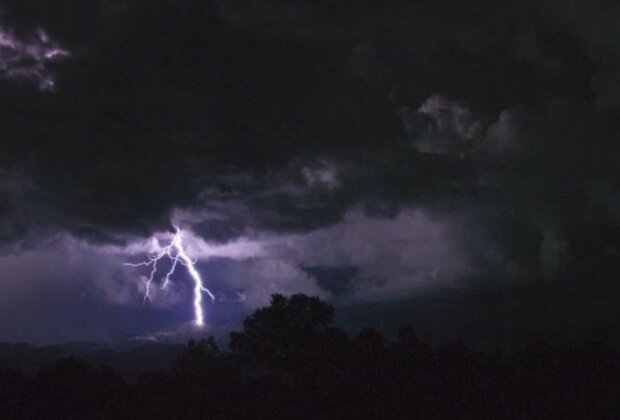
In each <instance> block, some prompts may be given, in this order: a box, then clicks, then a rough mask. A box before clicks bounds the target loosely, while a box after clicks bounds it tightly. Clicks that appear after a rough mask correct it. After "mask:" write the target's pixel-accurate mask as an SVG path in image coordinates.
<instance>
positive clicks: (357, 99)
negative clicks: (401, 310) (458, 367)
mask: <svg viewBox="0 0 620 420" xmlns="http://www.w3.org/2000/svg"><path fill="white" fill-rule="evenodd" d="M0 8H1V10H2V11H3V14H2V20H1V22H2V24H3V25H5V26H2V28H5V27H6V28H12V29H11V30H12V31H13V32H11V33H12V34H14V37H15V39H18V40H24V41H20V42H21V44H20V45H21V46H20V47H19V48H17V47H16V48H13V49H9V50H8V51H6V54H8V55H2V57H9V59H7V60H5V61H2V60H0V64H2V65H5V64H4V63H5V62H6V66H7V69H9V70H10V66H14V68H15V69H19V68H22V67H24V66H25V65H26V64H27V65H29V66H34V67H33V68H34V69H35V70H36V71H38V72H39V73H36V72H35V73H32V74H35V75H39V74H44V75H45V77H52V78H53V80H54V82H55V89H54V91H41V90H40V89H39V87H40V80H39V79H38V78H37V77H29V78H28V77H27V78H26V79H25V80H24V79H23V78H20V80H16V79H15V78H14V77H2V79H3V80H1V81H0V94H1V95H2V98H3V101H2V103H1V105H0V128H1V129H2V133H1V135H2V138H1V139H0V140H1V141H2V153H1V154H0V176H1V178H0V194H1V196H0V244H2V245H3V246H6V248H4V249H11V250H14V249H15V247H14V245H16V244H22V248H20V249H29V247H30V246H32V245H33V244H37V243H42V239H41V238H43V237H45V238H50V237H53V236H54V234H56V233H58V232H69V233H70V234H71V235H73V236H75V237H78V238H82V239H85V240H86V241H87V242H88V243H90V244H91V245H93V246H95V247H100V246H103V245H105V244H114V245H118V246H121V245H122V244H123V243H124V241H129V240H131V239H132V236H133V235H140V236H144V237H147V236H149V235H150V234H152V233H153V232H155V231H161V230H166V229H170V227H171V226H170V225H171V223H180V224H185V225H189V226H191V227H192V231H194V232H195V233H196V234H197V235H199V236H201V237H203V238H206V239H208V240H211V241H214V242H222V243H224V242H227V241H233V240H235V239H236V238H241V237H254V238H258V240H264V241H265V243H266V244H267V245H266V246H267V248H268V249H267V251H266V255H265V256H263V258H258V259H256V260H251V261H245V262H243V264H234V265H230V266H226V267H228V268H226V270H228V271H227V273H228V276H227V278H228V279H229V280H228V281H229V282H230V284H229V286H230V287H231V288H232V289H235V290H236V289H243V290H244V293H245V296H246V299H247V301H248V302H253V304H260V303H264V302H265V299H266V298H267V297H268V295H269V293H270V292H278V291H282V290H285V291H291V292H293V291H299V290H302V291H307V292H308V293H324V295H325V296H330V293H332V292H333V291H334V290H336V294H339V295H347V293H349V294H358V295H359V296H362V297H364V296H365V297H368V298H372V296H373V295H374V296H384V297H385V296H390V297H394V296H398V295H401V294H403V293H405V292H411V291H412V290H413V289H416V288H424V287H431V286H432V287H435V286H436V287H451V286H453V285H454V284H456V283H458V282H459V281H461V280H463V279H465V280H466V282H470V283H476V282H479V283H485V282H488V281H490V280H489V278H493V279H496V278H501V279H502V280H505V279H508V280H513V279H516V280H519V279H526V278H540V277H544V276H546V277H548V278H553V277H554V276H556V275H557V274H558V273H561V272H562V270H566V269H567V268H566V267H569V266H568V265H567V263H566V261H568V260H571V259H572V260H580V261H587V260H588V259H590V260H592V258H591V257H592V256H594V257H596V258H598V259H600V261H601V264H602V265H604V264H607V260H608V259H606V257H602V256H601V255H603V254H604V253H605V252H607V253H608V254H609V255H611V254H613V252H614V249H616V250H617V249H618V248H616V247H617V246H618V244H617V243H616V242H617V240H615V239H613V238H612V235H605V234H604V232H605V230H606V227H608V228H609V227H614V226H617V220H618V208H619V207H620V206H618V203H617V200H615V199H614V197H615V196H616V195H617V192H618V181H619V180H620V177H619V176H618V171H617V170H616V169H615V161H616V160H617V155H616V154H615V153H614V152H613V145H614V143H615V141H616V136H617V133H618V128H619V127H618V124H617V123H616V122H615V121H616V120H617V116H618V111H617V109H616V108H614V105H615V101H616V100H617V98H616V93H614V92H616V91H615V90H614V89H615V88H614V86H616V84H617V80H616V78H615V75H616V73H615V72H616V69H617V65H618V62H620V59H618V58H617V49H616V48H615V47H614V44H615V42H616V38H617V37H614V36H611V35H612V34H613V33H614V31H615V26H613V25H611V24H605V25H601V26H600V27H599V26H598V25H596V24H595V23H596V22H598V21H599V19H601V16H603V15H604V13H605V12H609V16H610V18H609V19H611V20H613V19H612V17H613V16H617V13H618V12H617V11H616V8H615V6H614V7H612V6H606V5H605V4H604V3H596V4H593V5H591V3H587V2H585V1H584V2H577V1H575V2H571V3H570V7H566V8H564V7H560V6H558V5H557V4H556V3H555V2H553V1H551V0H549V1H546V2H534V1H532V2H518V3H517V2H511V3H509V2H498V1H493V2H492V1H476V2H468V4H467V5H463V4H459V3H456V2H450V1H447V0H446V1H436V0H434V1H430V0H429V1H417V2H404V1H396V0H394V1H385V2H375V1H362V2H356V3H355V4H354V5H351V4H344V3H338V4H333V2H313V1H302V0H298V1H296V2H283V1H275V0H272V1H269V0H265V1H264V2H260V3H257V2H246V1H242V0H235V1H232V0H231V1H229V2H226V3H222V4H221V6H220V11H219V12H218V10H217V9H218V8H217V7H214V6H213V3H211V2H205V1H192V0H183V1H180V0H179V1H173V0H156V1H153V0H151V1H146V0H136V1H128V0H106V1H92V2H83V1H78V0H63V1H60V0H43V1H36V2H35V1H24V0H19V1H17V0H15V1H8V0H7V1H3V2H0ZM556 9H562V10H560V11H559V12H558V11H557V10H556ZM582 15H583V16H585V17H586V19H585V21H583V22H582V21H581V20H579V19H578V17H579V16H582ZM39 29H42V30H44V31H45V34H47V36H49V38H46V39H48V41H49V40H53V45H54V46H59V47H61V48H64V49H66V50H67V51H69V52H70V56H68V57H65V59H64V60H62V61H57V62H53V63H47V62H45V63H44V64H45V66H44V67H41V63H40V62H38V61H37V60H36V59H34V62H33V60H32V57H30V56H28V57H22V56H23V51H27V50H28V48H27V45H28V42H29V40H32V39H35V40H37V39H38V40H39V41H41V42H43V41H44V40H43V39H41V38H40V37H39V38H36V36H35V38H32V36H33V35H32V34H37V30H39ZM48 41H45V42H48ZM49 42H52V41H49ZM56 43H57V44H56ZM46 45H47V44H46ZM49 45H52V44H49ZM37 48H39V49H36V48H35V50H32V51H39V52H41V51H43V50H42V49H41V47H40V46H39V47H37ZM28 51H30V50H28ZM2 54H5V52H4V51H2ZM20 54H21V55H22V56H20ZM24 63H26V64H24ZM20 66H21V67H20ZM26 68H30V67H26ZM43 71H44V73H41V72H43ZM22 73H23V72H22ZM3 74H5V73H3ZM6 74H10V71H9V72H8V73H6ZM20 74H21V73H20ZM28 74H30V73H28ZM46 80H47V79H46ZM50 80H52V79H50ZM610 230H611V231H613V229H611V228H610ZM287 241H288V242H287ZM84 252H86V251H84ZM605 255H607V254H605ZM596 258H595V259H596ZM597 261H598V260H597ZM110 264H112V265H115V266H117V265H118V264H120V261H118V260H117V259H113V260H111V261H110ZM102 265H105V264H104V263H101V262H93V263H92V266H93V270H94V271H95V272H98V270H95V269H94V267H99V266H102ZM224 265H225V264H224ZM343 267H345V271H346V270H348V271H346V273H345V274H343V272H340V271H338V270H342V269H343ZM222 270H224V268H222ZM9 271H10V270H9ZM224 271H225V270H224ZM333 273H336V274H333ZM338 276H343V277H346V280H344V281H345V283H346V287H343V289H344V290H340V289H338V285H326V283H325V282H326V281H327V282H330V281H332V280H330V279H331V278H332V277H334V278H335V277H338ZM103 277H105V278H107V279H108V280H101V284H100V287H101V288H102V289H104V290H112V291H114V290H117V289H116V284H117V283H118V278H116V277H114V276H113V275H109V276H107V277H106V276H103ZM248 279H252V280H253V281H255V282H256V284H255V285H253V284H249V283H250V280H248ZM333 281H336V282H337V281H338V280H333ZM131 284H132V287H133V289H132V291H131V293H129V292H127V293H125V291H124V289H122V288H120V289H118V290H117V292H111V293H110V296H113V297H110V296H108V295H106V296H108V297H106V300H108V301H111V302H116V301H115V299H116V298H115V297H114V296H125V295H127V296H130V297H132V296H133V297H135V296H134V294H136V290H137V288H138V286H139V284H138V285H136V284H135V283H131ZM429 285H430V286H429ZM330 287H331V289H330ZM334 288H335V289H334ZM332 289H333V290H332ZM138 294H139V293H138ZM128 299H130V298H128ZM139 300H140V299H138V301H139Z"/></svg>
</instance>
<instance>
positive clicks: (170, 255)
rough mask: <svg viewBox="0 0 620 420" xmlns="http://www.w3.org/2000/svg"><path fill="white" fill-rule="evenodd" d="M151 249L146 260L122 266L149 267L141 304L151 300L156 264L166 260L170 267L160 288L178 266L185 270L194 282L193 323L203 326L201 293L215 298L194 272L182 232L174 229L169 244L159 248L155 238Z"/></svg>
mask: <svg viewBox="0 0 620 420" xmlns="http://www.w3.org/2000/svg"><path fill="white" fill-rule="evenodd" d="M153 248H154V252H153V254H152V255H150V256H149V258H148V260H146V261H142V262H139V263H135V264H133V263H125V264H124V265H128V266H131V267H151V273H150V275H149V277H148V279H147V282H146V291H145V292H144V300H143V302H144V303H146V301H147V300H148V301H150V300H151V286H152V283H153V281H154V280H155V276H156V274H157V263H158V262H160V261H161V260H163V259H168V260H170V261H171V263H172V265H171V266H170V269H169V270H168V272H167V273H166V275H165V276H164V281H163V284H162V286H161V288H162V289H165V288H166V287H168V285H169V284H170V281H171V280H170V278H171V276H172V275H173V274H174V272H175V271H176V268H177V266H178V264H181V265H182V266H184V267H186V268H187V272H188V273H189V275H190V277H191V278H192V280H193V282H194V322H195V323H196V325H198V326H203V325H204V311H203V308H202V293H203V292H204V293H206V294H207V295H208V296H209V297H210V298H211V301H215V296H214V295H213V293H211V291H210V290H209V289H207V288H206V287H205V286H204V282H203V281H202V277H201V276H200V273H199V272H198V270H196V261H194V260H192V259H191V258H190V257H189V255H188V254H187V251H186V249H185V246H184V244H183V231H182V230H180V229H179V228H177V229H176V233H175V235H174V236H173V237H172V240H171V241H170V243H169V244H168V245H166V246H163V247H162V246H161V244H160V243H159V240H158V239H157V238H154V239H153Z"/></svg>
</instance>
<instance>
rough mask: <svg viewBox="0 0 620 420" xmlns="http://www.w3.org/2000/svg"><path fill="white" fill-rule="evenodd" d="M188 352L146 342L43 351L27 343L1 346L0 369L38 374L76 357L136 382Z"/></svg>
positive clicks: (71, 344) (175, 346)
mask: <svg viewBox="0 0 620 420" xmlns="http://www.w3.org/2000/svg"><path fill="white" fill-rule="evenodd" d="M184 348H185V345H184V344H166V343H164V344H162V343H148V342H147V343H145V342H144V341H133V342H132V341H126V342H119V343H92V342H69V343H64V344H58V345H52V346H41V347H38V346H34V345H31V344H27V343H0V369H15V370H19V371H21V372H23V373H25V374H36V373H37V372H38V371H39V370H40V369H42V368H45V367H48V366H50V365H52V364H54V363H55V362H56V361H58V360H59V359H62V358H66V357H75V358H78V359H82V360H84V361H85V362H87V363H89V364H91V365H92V366H96V367H99V366H108V367H110V368H112V369H113V370H114V371H116V372H117V373H118V374H120V375H122V376H124V377H126V378H135V377H137V376H138V375H140V373H142V372H144V371H147V370H157V369H166V368H170V367H171V366H172V365H173V364H174V361H175V360H176V359H177V358H178V357H179V356H180V355H181V353H182V352H183V350H184Z"/></svg>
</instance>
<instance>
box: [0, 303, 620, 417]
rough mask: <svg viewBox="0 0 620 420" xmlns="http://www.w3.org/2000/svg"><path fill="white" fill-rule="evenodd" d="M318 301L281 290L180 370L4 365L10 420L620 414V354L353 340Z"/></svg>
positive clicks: (3, 397)
mask: <svg viewBox="0 0 620 420" xmlns="http://www.w3.org/2000/svg"><path fill="white" fill-rule="evenodd" d="M333 314H334V310H333V307H331V306H330V305H328V304H326V303H324V302H322V301H320V300H319V299H318V298H312V297H307V296H304V295H294V296H292V297H290V298H286V297H283V296H281V295H274V296H272V301H271V305H270V306H268V307H265V308H261V309H259V310H257V311H256V312H255V313H254V314H253V315H252V316H250V317H248V318H247V319H246V320H245V322H244V326H243V329H242V331H240V332H233V333H231V337H230V350H229V351H221V350H220V349H219V348H218V346H217V344H216V342H215V340H214V339H213V338H206V339H201V340H199V341H194V340H192V341H190V342H189V344H188V345H187V347H186V348H185V351H184V352H183V354H182V355H181V357H179V359H178V360H177V361H176V363H175V365H174V368H172V369H167V370H160V371H149V372H145V373H144V374H142V375H141V376H140V377H139V379H138V380H137V381H135V382H133V381H132V382H129V381H126V380H125V379H123V378H122V377H121V376H119V375H117V374H116V373H115V372H113V371H112V370H110V369H109V368H105V367H99V368H95V367H93V366H90V365H88V364H86V363H85V362H82V361H80V360H77V359H74V358H67V359H62V360H59V361H58V362H57V363H55V364H54V365H52V366H50V367H48V368H45V369H42V370H41V371H40V372H39V373H38V374H36V375H34V376H24V375H22V374H21V373H19V372H17V371H7V370H3V371H0V417H1V418H3V419H12V418H29V419H37V418H44V419H54V418H58V419H69V418H79V419H92V418H105V419H112V418H149V419H159V418H162V419H163V418H166V419H177V418H205V419H220V418H221V419H236V418H248V419H249V418H251V419H262V418H264V419H274V418H278V419H299V418H302V419H325V418H334V419H359V418H374V419H392V418H396V419H413V418H449V419H453V418H458V419H479V418H494V419H497V418H502V419H503V418H508V419H509V418H588V419H592V418H618V417H619V416H620V358H619V356H620V353H619V352H618V351H617V350H615V349H613V348H610V347H607V346H605V345H603V344H596V343H587V344H583V345H579V346H571V347H562V348H559V347H553V346H550V345H545V344H535V345H532V346H531V347H529V348H528V349H527V350H525V351H522V352H519V353H516V354H514V355H512V356H511V357H507V358H504V357H501V356H500V355H497V354H485V353H478V352H473V351H470V350H468V349H467V348H466V346H465V345H464V344H463V342H454V343H452V344H449V345H445V346H443V347H440V348H437V349H433V348H431V347H430V346H428V345H427V344H425V343H424V342H421V341H420V340H419V339H418V338H417V337H416V335H415V333H414V330H413V329H412V328H410V327H407V328H403V329H401V331H400V332H399V335H398V338H397V340H396V341H395V342H393V343H389V344H388V343H386V341H385V339H384V337H383V336H382V335H381V334H380V333H379V332H378V331H376V330H373V329H369V328H367V329H363V330H362V331H361V332H360V333H359V334H358V335H357V336H356V337H350V336H348V335H347V334H346V333H345V332H344V331H343V330H341V329H339V328H335V327H333V325H332V321H333Z"/></svg>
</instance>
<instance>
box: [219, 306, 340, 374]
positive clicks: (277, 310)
mask: <svg viewBox="0 0 620 420" xmlns="http://www.w3.org/2000/svg"><path fill="white" fill-rule="evenodd" d="M333 317H334V308H333V307H332V306H331V305H329V304H327V303H325V302H322V301H321V300H320V299H319V298H317V297H308V296H306V295H302V294H297V295H293V296H291V297H290V298H287V297H285V296H282V295H279V294H275V295H272V296H271V304H270V305H269V306H268V307H265V308H260V309H257V310H256V311H255V312H254V314H253V315H251V316H249V317H248V318H246V320H245V321H244V323H243V331H241V332H232V333H231V334H230V349H231V351H232V352H233V354H235V355H237V356H239V357H240V358H241V359H242V360H244V361H245V362H249V363H250V364H253V365H255V366H263V367H267V366H268V367H277V368H278V367H291V366H296V365H299V364H300V363H301V362H302V361H303V359H304V358H305V357H306V356H308V352H309V351H310V349H311V348H312V344H313V343H314V342H315V340H316V339H317V337H318V336H319V335H320V334H322V333H325V332H326V331H327V329H328V327H329V326H330V325H331V324H332V322H333Z"/></svg>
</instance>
